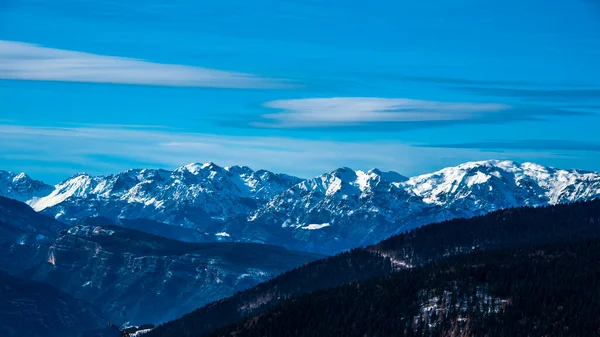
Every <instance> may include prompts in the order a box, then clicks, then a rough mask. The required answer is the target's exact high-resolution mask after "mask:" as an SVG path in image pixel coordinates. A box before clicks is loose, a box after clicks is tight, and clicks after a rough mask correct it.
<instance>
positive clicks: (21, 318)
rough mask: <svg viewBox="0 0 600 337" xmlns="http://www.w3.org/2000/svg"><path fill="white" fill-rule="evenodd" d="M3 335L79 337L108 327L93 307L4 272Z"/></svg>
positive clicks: (0, 280) (0, 282)
mask: <svg viewBox="0 0 600 337" xmlns="http://www.w3.org/2000/svg"><path fill="white" fill-rule="evenodd" d="M0 323H1V324H0V335H1V336H3V337H22V336H27V337H79V336H81V334H82V333H84V332H85V331H87V330H93V329H102V328H105V327H106V319H105V318H104V317H103V316H102V314H101V313H100V311H98V309H96V308H94V307H93V306H92V305H90V304H89V303H86V302H84V301H81V300H77V299H75V298H73V297H72V296H70V295H68V294H66V293H64V292H62V291H60V290H58V289H56V288H53V287H51V286H49V285H46V284H42V283H38V282H33V281H28V280H24V279H21V278H17V277H14V276H10V275H9V274H7V273H5V272H3V271H0Z"/></svg>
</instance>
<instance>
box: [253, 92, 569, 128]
mask: <svg viewBox="0 0 600 337" xmlns="http://www.w3.org/2000/svg"><path fill="white" fill-rule="evenodd" d="M264 106H265V107H267V108H272V109H278V110H280V112H277V113H268V114H263V115H262V116H261V117H262V120H260V121H254V122H252V123H251V125H252V126H255V127H271V128H314V127H332V126H356V125H364V124H369V123H388V125H389V123H395V124H410V125H412V127H422V126H425V125H440V124H456V123H473V122H478V123H488V122H496V123H504V122H509V121H515V120H534V119H540V118H542V117H545V116H552V115H564V114H581V113H574V112H567V111H562V110H557V109H552V108H544V109H538V108H533V107H513V106H510V105H506V104H498V103H465V102H436V101H424V100H413V99H406V98H378V97H333V98H308V99H291V100H277V101H271V102H267V103H265V104H264Z"/></svg>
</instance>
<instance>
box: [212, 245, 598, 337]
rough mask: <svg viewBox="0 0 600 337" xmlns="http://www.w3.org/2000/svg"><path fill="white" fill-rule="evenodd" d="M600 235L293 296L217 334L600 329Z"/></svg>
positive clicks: (583, 332)
mask: <svg viewBox="0 0 600 337" xmlns="http://www.w3.org/2000/svg"><path fill="white" fill-rule="evenodd" d="M599 278H600V240H597V239H596V240H591V241H589V240H588V241H583V242H579V243H571V244H564V245H556V244H555V245H551V246H541V247H532V248H523V249H517V250H500V251H492V252H482V253H481V252H480V253H474V254H468V255H459V256H455V257H452V258H449V259H446V260H441V261H437V262H433V263H431V264H428V265H426V266H424V267H419V268H414V269H412V270H406V271H402V272H399V273H395V274H392V275H390V276H388V277H385V278H380V279H375V280H370V281H366V282H358V283H352V284H349V285H346V286H342V287H338V288H334V289H330V290H325V291H319V292H315V293H311V294H308V295H304V296H302V297H300V298H296V299H292V300H288V301H285V302H283V303H281V304H280V305H278V306H276V307H274V308H271V309H269V310H267V311H266V312H264V313H262V314H259V315H257V316H254V317H250V318H248V319H246V320H244V321H243V322H241V323H238V324H236V325H233V326H230V327H228V328H225V329H221V330H219V331H217V332H214V333H213V334H211V335H210V336H213V337H217V336H219V337H220V336H223V337H225V336H236V337H244V336H261V337H276V336H289V337H292V336H307V337H312V336H348V337H351V336H355V337H363V336H372V337H378V336H382V337H383V336H415V337H416V336H419V337H425V336H427V337H434V336H435V337H437V336H440V337H442V336H445V337H446V336H447V337H471V336H473V337H474V336H489V337H492V336H494V337H519V336H523V337H525V336H527V337H534V336H540V337H541V336H545V337H551V336H557V337H558V336H564V337H567V336H568V337H576V336H582V337H584V336H585V337H590V336H599V335H600V302H599V301H598V298H600V283H598V279H599Z"/></svg>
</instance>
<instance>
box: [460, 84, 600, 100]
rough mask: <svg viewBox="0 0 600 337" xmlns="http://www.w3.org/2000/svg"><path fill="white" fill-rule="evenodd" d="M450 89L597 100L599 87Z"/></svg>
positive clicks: (518, 95) (522, 97)
mask: <svg viewBox="0 0 600 337" xmlns="http://www.w3.org/2000/svg"><path fill="white" fill-rule="evenodd" d="M452 89H456V90H461V91H466V92H468V93H471V94H475V95H481V96H486V97H491V96H495V97H510V98H520V99H525V100H541V101H546V100H549V101H555V102H558V101H574V100H575V101H576V102H579V101H581V100H586V101H588V100H599V99H600V89H599V88H598V87H597V86H596V87H591V88H590V87H584V88H579V89H572V88H568V89H516V88H486V87H453V88H452Z"/></svg>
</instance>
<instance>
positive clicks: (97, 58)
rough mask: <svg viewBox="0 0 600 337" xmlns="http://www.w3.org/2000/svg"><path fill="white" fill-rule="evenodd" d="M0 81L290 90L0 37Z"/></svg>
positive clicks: (285, 84) (242, 77)
mask: <svg viewBox="0 0 600 337" xmlns="http://www.w3.org/2000/svg"><path fill="white" fill-rule="evenodd" d="M0 79H10V80H33V81H66V82H89V83H115V84H138V85H156V86H181V87H211V88H236V89H266V88H289V87H293V86H294V85H293V84H292V83H291V82H289V81H285V80H278V79H270V78H264V77H260V76H256V75H252V74H245V73H238V72H230V71H221V70H215V69H209V68H201V67H193V66H186V65H177V64H162V63H154V62H148V61H144V60H138V59H130V58H123V57H114V56H104V55H96V54H90V53H83V52H77V51H71V50H62V49H53V48H46V47H42V46H38V45H35V44H29V43H22V42H15V41H4V40H0Z"/></svg>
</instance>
